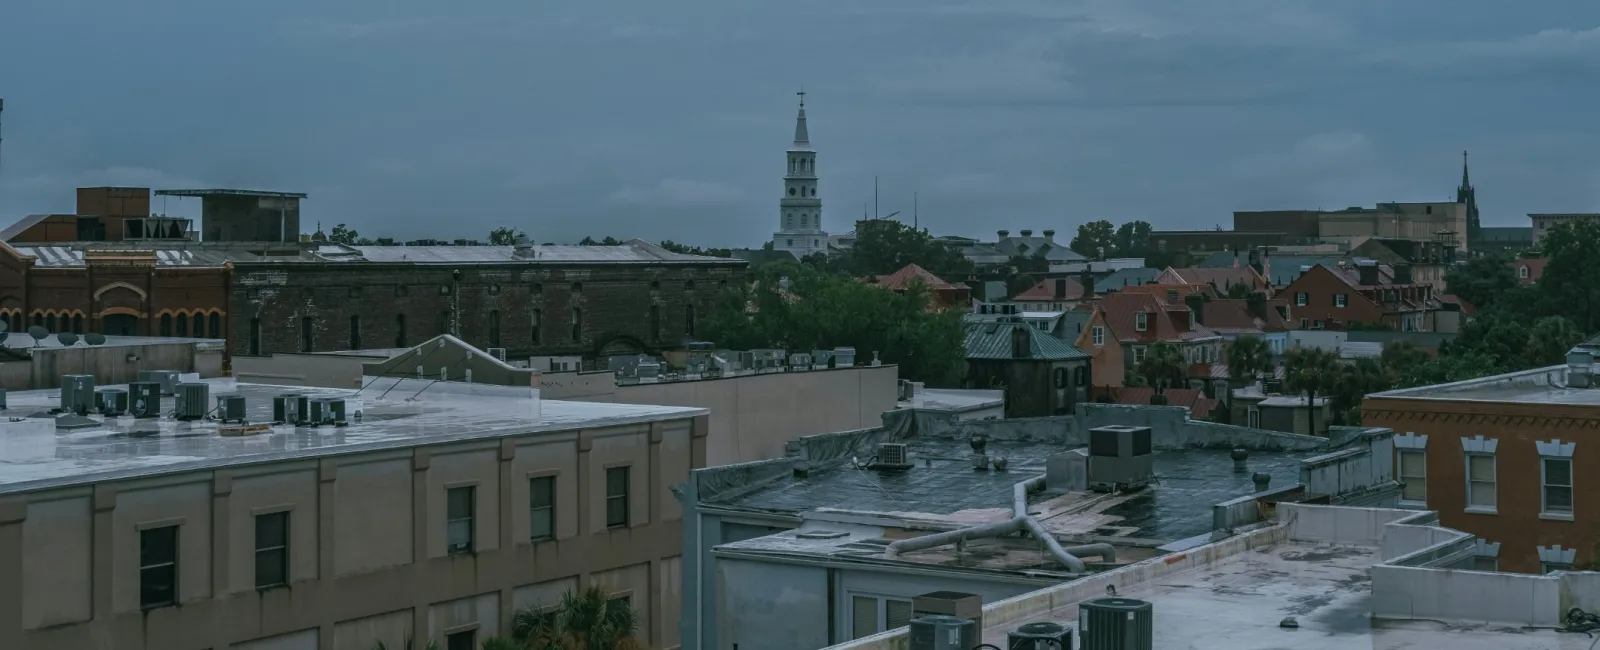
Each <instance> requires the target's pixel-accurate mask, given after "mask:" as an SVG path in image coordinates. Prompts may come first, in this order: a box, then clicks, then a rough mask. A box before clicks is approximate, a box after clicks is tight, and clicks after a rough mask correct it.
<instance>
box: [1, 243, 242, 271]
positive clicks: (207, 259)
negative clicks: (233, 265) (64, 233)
mask: <svg viewBox="0 0 1600 650" xmlns="http://www.w3.org/2000/svg"><path fill="white" fill-rule="evenodd" d="M12 248H15V249H17V252H19V253H22V254H23V255H29V256H32V257H34V258H36V260H37V261H36V262H35V264H36V265H37V266H39V267H42V268H72V267H82V266H84V265H85V264H84V261H83V253H84V249H83V248H78V247H75V246H17V245H13V246H12ZM94 250H97V251H99V250H105V251H106V252H117V251H119V250H122V249H115V248H112V249H94ZM126 252H129V253H133V252H135V251H134V250H133V249H128V250H127V251H126ZM140 252H143V251H140ZM153 252H154V253H155V255H156V266H177V267H196V268H209V267H218V268H220V267H222V266H223V265H225V264H227V263H229V262H245V261H255V260H260V259H263V258H262V257H261V256H259V255H256V254H254V253H250V252H247V251H242V250H216V249H203V248H201V249H187V248H182V249H180V248H172V249H159V248H158V249H155V250H154V251H153Z"/></svg>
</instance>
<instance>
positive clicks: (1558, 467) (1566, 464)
mask: <svg viewBox="0 0 1600 650" xmlns="http://www.w3.org/2000/svg"><path fill="white" fill-rule="evenodd" d="M1539 462H1540V464H1541V465H1543V468H1542V475H1541V483H1542V484H1543V486H1544V489H1543V491H1542V494H1543V496H1542V501H1541V502H1540V505H1541V507H1540V509H1539V512H1540V513H1541V514H1553V515H1566V516H1569V517H1570V516H1572V459H1571V458H1541V459H1539Z"/></svg>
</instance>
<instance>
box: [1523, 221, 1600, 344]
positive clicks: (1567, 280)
mask: <svg viewBox="0 0 1600 650" xmlns="http://www.w3.org/2000/svg"><path fill="white" fill-rule="evenodd" d="M1539 245H1540V246H1541V247H1542V248H1543V249H1544V256H1545V258H1546V259H1548V260H1549V262H1547V263H1546V264H1545V267H1544V275H1543V276H1542V277H1540V278H1539V284H1538V286H1539V289H1540V290H1541V292H1542V293H1544V294H1545V295H1546V296H1547V297H1548V298H1550V299H1551V300H1552V301H1553V302H1554V303H1555V304H1557V305H1560V306H1561V314H1562V315H1563V316H1566V317H1567V318H1569V319H1572V322H1574V323H1577V324H1578V325H1580V326H1582V327H1583V330H1584V331H1586V332H1593V331H1595V329H1597V328H1600V221H1596V220H1595V219H1572V220H1569V221H1567V222H1565V223H1562V224H1559V225H1557V226H1556V227H1554V228H1551V229H1550V230H1549V231H1548V232H1546V233H1545V235H1544V239H1543V240H1542V241H1540V242H1539Z"/></svg>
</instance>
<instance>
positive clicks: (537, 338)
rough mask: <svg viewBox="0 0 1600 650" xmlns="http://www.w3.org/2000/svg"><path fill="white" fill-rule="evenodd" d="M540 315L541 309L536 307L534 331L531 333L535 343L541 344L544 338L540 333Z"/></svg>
mask: <svg viewBox="0 0 1600 650" xmlns="http://www.w3.org/2000/svg"><path fill="white" fill-rule="evenodd" d="M539 316H540V310H539V309H538V308H537V307H535V308H534V310H533V333H532V334H530V335H529V336H530V337H531V338H532V341H533V344H534V345H539V341H540V340H541V339H542V338H543V337H542V336H540V334H539V320H540V319H539Z"/></svg>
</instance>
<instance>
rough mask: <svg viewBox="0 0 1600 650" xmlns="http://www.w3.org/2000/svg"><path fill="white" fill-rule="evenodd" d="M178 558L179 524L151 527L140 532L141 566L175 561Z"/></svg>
mask: <svg viewBox="0 0 1600 650" xmlns="http://www.w3.org/2000/svg"><path fill="white" fill-rule="evenodd" d="M177 559H178V527H177V526H167V527H165V528H151V529H149V530H145V531H142V532H140V533H139V566H150V565H153V564H162V563H169V562H175V561H177Z"/></svg>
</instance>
